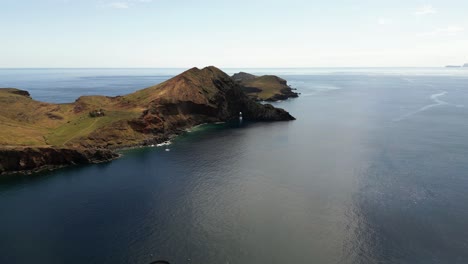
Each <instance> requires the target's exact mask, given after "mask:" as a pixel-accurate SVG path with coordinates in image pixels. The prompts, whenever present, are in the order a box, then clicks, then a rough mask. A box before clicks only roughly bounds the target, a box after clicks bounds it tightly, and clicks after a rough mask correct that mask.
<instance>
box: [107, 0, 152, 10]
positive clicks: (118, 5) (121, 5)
mask: <svg viewBox="0 0 468 264" xmlns="http://www.w3.org/2000/svg"><path fill="white" fill-rule="evenodd" d="M151 2H153V0H127V1H120V2H112V3H109V4H108V5H107V6H108V7H111V8H115V9H127V8H130V7H132V6H134V5H137V4H143V3H151Z"/></svg>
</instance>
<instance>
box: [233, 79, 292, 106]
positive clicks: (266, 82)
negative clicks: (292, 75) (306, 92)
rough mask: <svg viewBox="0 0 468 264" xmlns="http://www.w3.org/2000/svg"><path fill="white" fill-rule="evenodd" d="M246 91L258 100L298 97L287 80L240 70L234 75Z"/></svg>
mask: <svg viewBox="0 0 468 264" xmlns="http://www.w3.org/2000/svg"><path fill="white" fill-rule="evenodd" d="M232 78H233V79H234V80H235V81H236V82H238V83H239V84H240V85H241V86H242V89H243V90H244V92H245V93H246V94H247V95H248V96H249V97H251V98H252V99H254V100H257V101H279V100H285V99H288V98H293V97H298V94H297V93H295V92H293V89H292V88H291V87H289V85H288V83H287V81H286V80H284V79H282V78H280V77H278V76H274V75H263V76H256V75H253V74H250V73H246V72H239V73H236V74H234V75H233V76H232Z"/></svg>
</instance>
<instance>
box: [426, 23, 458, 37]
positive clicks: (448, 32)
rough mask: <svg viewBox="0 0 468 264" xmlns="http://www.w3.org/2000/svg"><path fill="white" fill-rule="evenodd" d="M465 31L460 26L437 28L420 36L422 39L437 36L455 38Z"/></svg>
mask: <svg viewBox="0 0 468 264" xmlns="http://www.w3.org/2000/svg"><path fill="white" fill-rule="evenodd" d="M463 31H465V29H464V28H463V27H460V26H449V27H446V28H436V29H434V30H433V31H430V32H424V33H420V34H418V36H420V37H435V36H455V35H458V34H459V33H461V32H463Z"/></svg>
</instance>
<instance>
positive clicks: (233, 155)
mask: <svg viewBox="0 0 468 264" xmlns="http://www.w3.org/2000/svg"><path fill="white" fill-rule="evenodd" d="M183 70H184V69H0V87H15V88H20V89H24V90H28V91H29V92H30V93H31V95H32V97H33V98H34V99H37V100H41V101H46V102H55V103H65V102H72V101H74V100H75V99H76V98H77V97H79V96H80V95H89V94H102V95H109V96H115V95H122V94H126V93H130V92H133V91H135V90H138V89H141V88H144V87H147V86H150V85H154V84H157V83H160V82H162V81H165V80H167V79H169V78H171V77H172V76H174V75H176V74H178V73H180V72H182V71H183ZM223 70H225V71H226V72H228V73H229V74H233V73H235V72H238V71H240V70H243V71H247V72H250V73H254V74H276V75H279V76H280V77H283V78H285V79H286V80H288V83H289V84H290V85H291V86H292V87H293V88H297V91H298V92H299V93H301V95H300V97H299V98H296V99H289V100H285V101H282V102H277V103H274V105H275V106H277V107H281V108H284V109H286V110H288V111H289V112H290V113H291V114H292V115H293V116H295V117H296V118H297V120H295V121H291V122H277V123H249V122H240V121H239V122H231V123H225V124H210V125H205V126H200V127H196V128H193V129H192V130H191V131H189V132H187V133H186V134H184V135H182V136H179V137H178V138H176V139H174V140H173V142H172V144H171V145H169V146H164V147H160V148H157V147H154V148H138V149H132V150H127V151H124V152H123V154H124V156H123V157H122V158H121V159H119V160H115V161H112V162H110V163H105V164H98V165H87V166H79V167H69V168H65V169H61V170H57V171H53V172H45V173H41V174H38V175H34V176H29V177H20V176H15V177H4V178H3V179H1V180H0V212H1V213H0V263H112V264H115V263H137V264H146V263H150V262H152V261H155V260H159V259H163V260H167V261H169V262H170V263H171V264H180V263H204V264H206V263H213V264H220V263H231V264H232V263H300V264H302V263H304V264H305V263H331V264H332V263H333V264H334V263H336V264H347V263H350V264H351V263H408V264H410V263H411V264H415V263H424V264H428V263H468V191H467V190H468V69H463V68H459V69H444V68H311V69H306V68H299V69H291V68H289V69H276V68H275V69H223ZM166 148H168V150H170V151H165V149H166Z"/></svg>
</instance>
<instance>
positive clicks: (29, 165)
mask: <svg viewBox="0 0 468 264" xmlns="http://www.w3.org/2000/svg"><path fill="white" fill-rule="evenodd" d="M117 157H118V154H116V153H114V152H112V151H110V150H107V149H67V148H51V147H15V148H2V149H0V161H1V162H0V174H5V173H11V172H17V173H23V174H27V173H32V172H37V171H40V170H46V169H54V168H59V167H63V166H67V165H77V164H89V163H100V162H105V161H110V160H112V159H115V158H117Z"/></svg>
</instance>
